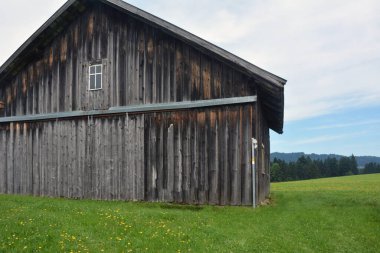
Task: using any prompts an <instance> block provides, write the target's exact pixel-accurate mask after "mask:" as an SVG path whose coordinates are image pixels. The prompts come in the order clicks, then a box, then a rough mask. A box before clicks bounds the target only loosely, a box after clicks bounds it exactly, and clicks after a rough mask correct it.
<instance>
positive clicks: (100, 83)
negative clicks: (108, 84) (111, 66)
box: [96, 74, 102, 89]
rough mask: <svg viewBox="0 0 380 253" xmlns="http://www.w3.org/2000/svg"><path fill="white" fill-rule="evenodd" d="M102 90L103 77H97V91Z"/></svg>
mask: <svg viewBox="0 0 380 253" xmlns="http://www.w3.org/2000/svg"><path fill="white" fill-rule="evenodd" d="M101 88H102V75H101V74H99V75H96V89H101Z"/></svg>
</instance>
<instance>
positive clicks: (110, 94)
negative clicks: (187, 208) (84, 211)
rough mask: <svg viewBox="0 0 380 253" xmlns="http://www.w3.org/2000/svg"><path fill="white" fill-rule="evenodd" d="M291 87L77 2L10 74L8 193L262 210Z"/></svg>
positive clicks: (174, 34)
mask: <svg viewBox="0 0 380 253" xmlns="http://www.w3.org/2000/svg"><path fill="white" fill-rule="evenodd" d="M3 39H5V38H3ZM285 83H286V80H284V79H282V78H280V77H278V76H276V75H274V74H271V73H269V72H267V71H265V70H263V69H260V68H258V67H256V66H255V65H252V64H251V63H249V62H247V61H244V60H242V59H240V58H239V57H237V56H235V55H233V54H231V53H229V52H227V51H225V50H223V49H221V48H219V47H217V46H215V45H213V44H211V43H209V42H207V41H205V40H203V39H201V38H199V37H196V36H194V35H193V34H191V33H189V32H186V31H184V30H182V29H180V28H178V27H176V26H174V25H172V24H170V23H168V22H166V21H163V20H162V19H160V18H157V17H155V16H153V15H151V14H149V13H146V12H144V11H142V10H140V9H137V8H136V7H133V6H131V5H129V4H127V3H125V2H123V1H120V0H69V1H67V3H66V4H65V5H64V6H62V7H61V8H60V9H59V10H58V11H57V12H56V13H55V14H54V15H53V16H52V17H51V18H50V19H49V20H48V21H47V22H46V23H45V24H44V25H43V26H42V27H41V28H40V29H39V30H38V31H36V32H35V33H34V34H33V35H32V36H31V37H30V38H29V39H28V40H27V41H26V42H25V43H24V44H23V45H22V46H21V47H20V48H19V49H18V50H17V51H16V52H15V53H14V54H13V55H12V56H11V57H10V59H8V60H7V61H6V62H5V63H4V64H3V65H2V66H1V68H0V193H1V194H27V195H36V196H52V197H67V198H79V199H82V198H86V199H87V198H88V199H105V200H131V201H163V202H176V203H190V204H216V205H254V206H255V205H257V204H259V203H260V202H262V201H263V200H265V199H266V197H267V196H268V195H269V190H270V185H269V182H270V175H269V154H270V141H269V129H272V130H274V131H276V132H278V133H281V132H282V129H283V112H284V85H285Z"/></svg>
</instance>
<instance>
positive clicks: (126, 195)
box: [0, 105, 255, 205]
mask: <svg viewBox="0 0 380 253" xmlns="http://www.w3.org/2000/svg"><path fill="white" fill-rule="evenodd" d="M254 114H255V110H254V106H253V105H245V106H224V107H217V108H209V109H198V110H191V111H178V112H156V113H149V114H135V115H128V114H127V115H118V116H113V117H97V118H91V117H90V118H81V119H76V120H64V121H46V122H38V123H21V124H16V123H11V124H1V125H0V160H1V163H0V193H8V194H33V195H39V196H40V195H41V196H55V197H61V196H63V197H70V198H93V199H121V200H146V201H165V202H178V203H200V204H203V203H210V204H221V205H250V204H251V203H252V188H251V187H252V181H251V178H252V174H251V173H252V170H251V148H250V145H251V143H250V140H251V138H252V130H251V129H252V124H251V123H252V118H253V115H254Z"/></svg>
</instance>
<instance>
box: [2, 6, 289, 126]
mask: <svg viewBox="0 0 380 253" xmlns="http://www.w3.org/2000/svg"><path fill="white" fill-rule="evenodd" d="M92 2H102V3H104V4H106V5H109V6H111V7H113V8H116V9H118V10H119V11H122V12H124V13H126V14H128V15H130V16H133V17H134V18H136V19H138V20H140V21H142V22H145V23H147V24H150V25H152V26H154V27H156V28H158V29H161V30H162V31H164V32H166V33H168V34H169V35H171V36H174V37H176V38H178V39H179V40H182V41H184V42H185V43H187V44H190V45H191V46H193V47H195V48H197V49H198V50H200V51H202V52H203V53H206V54H209V55H211V56H214V57H217V58H218V59H219V60H221V61H223V62H225V63H226V64H229V65H230V66H232V67H234V68H235V69H237V70H239V71H241V72H243V73H245V74H247V75H248V76H250V77H252V78H253V79H254V80H255V82H256V83H257V84H258V87H259V97H260V98H261V102H262V105H263V112H264V116H265V118H266V119H267V121H268V125H269V127H270V128H271V129H273V130H274V131H276V132H278V133H282V129H283V118H284V85H285V83H286V80H285V79H283V78H281V77H278V76H276V75H274V74H272V73H270V72H268V71H266V70H264V69H261V68H259V67H257V66H255V65H253V64H251V63H249V62H247V61H245V60H243V59H241V58H240V57H238V56H236V55H234V54H232V53H229V52H227V51H226V50H224V49H222V48H220V47H217V46H215V45H213V44H212V43H210V42H208V41H206V40H203V39H201V38H199V37H197V36H195V35H193V34H191V33H189V32H187V31H185V30H183V29H181V28H179V27H177V26H175V25H173V24H171V23H169V22H167V21H164V20H162V19H160V18H158V17H156V16H154V15H152V14H149V13H147V12H145V11H143V10H140V9H138V8H136V7H134V6H132V5H130V4H128V3H126V2H123V1H121V0H68V1H67V2H66V3H65V4H64V5H63V6H62V7H61V8H60V9H59V10H58V11H57V12H56V13H55V14H54V15H53V16H52V17H51V18H50V19H49V20H48V21H46V22H45V23H44V24H43V25H42V26H41V27H40V28H39V29H38V30H37V31H36V32H35V33H34V34H33V35H32V36H31V37H30V38H29V39H28V40H27V41H25V42H24V44H22V45H21V47H20V48H19V49H18V50H17V51H16V52H15V53H14V54H13V55H12V56H11V57H10V58H9V59H8V60H7V61H6V62H5V63H4V64H3V65H2V66H1V67H0V82H2V81H4V80H9V79H10V78H12V77H13V76H14V75H15V74H16V73H17V72H18V71H19V70H20V69H21V68H22V67H24V64H26V63H27V62H28V60H29V59H31V58H32V57H33V56H34V55H35V54H37V53H39V52H40V51H42V50H43V49H44V48H45V47H46V46H47V45H48V44H49V43H50V42H51V41H52V39H54V37H55V36H56V35H57V34H59V33H60V32H61V31H62V30H63V29H64V28H65V27H66V25H67V24H69V23H70V22H71V21H72V20H74V19H75V18H76V17H77V16H78V15H80V14H81V13H83V12H84V11H85V10H86V8H88V6H89V5H90V4H91V3H92ZM0 85H1V83H0Z"/></svg>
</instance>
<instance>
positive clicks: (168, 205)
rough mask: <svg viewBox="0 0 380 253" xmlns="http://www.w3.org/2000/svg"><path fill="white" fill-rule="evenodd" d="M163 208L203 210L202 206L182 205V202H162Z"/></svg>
mask: <svg viewBox="0 0 380 253" xmlns="http://www.w3.org/2000/svg"><path fill="white" fill-rule="evenodd" d="M160 207H161V208H162V209H175V210H189V211H196V212H198V211H201V210H203V207H202V206H194V205H180V204H168V203H164V204H160Z"/></svg>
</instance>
